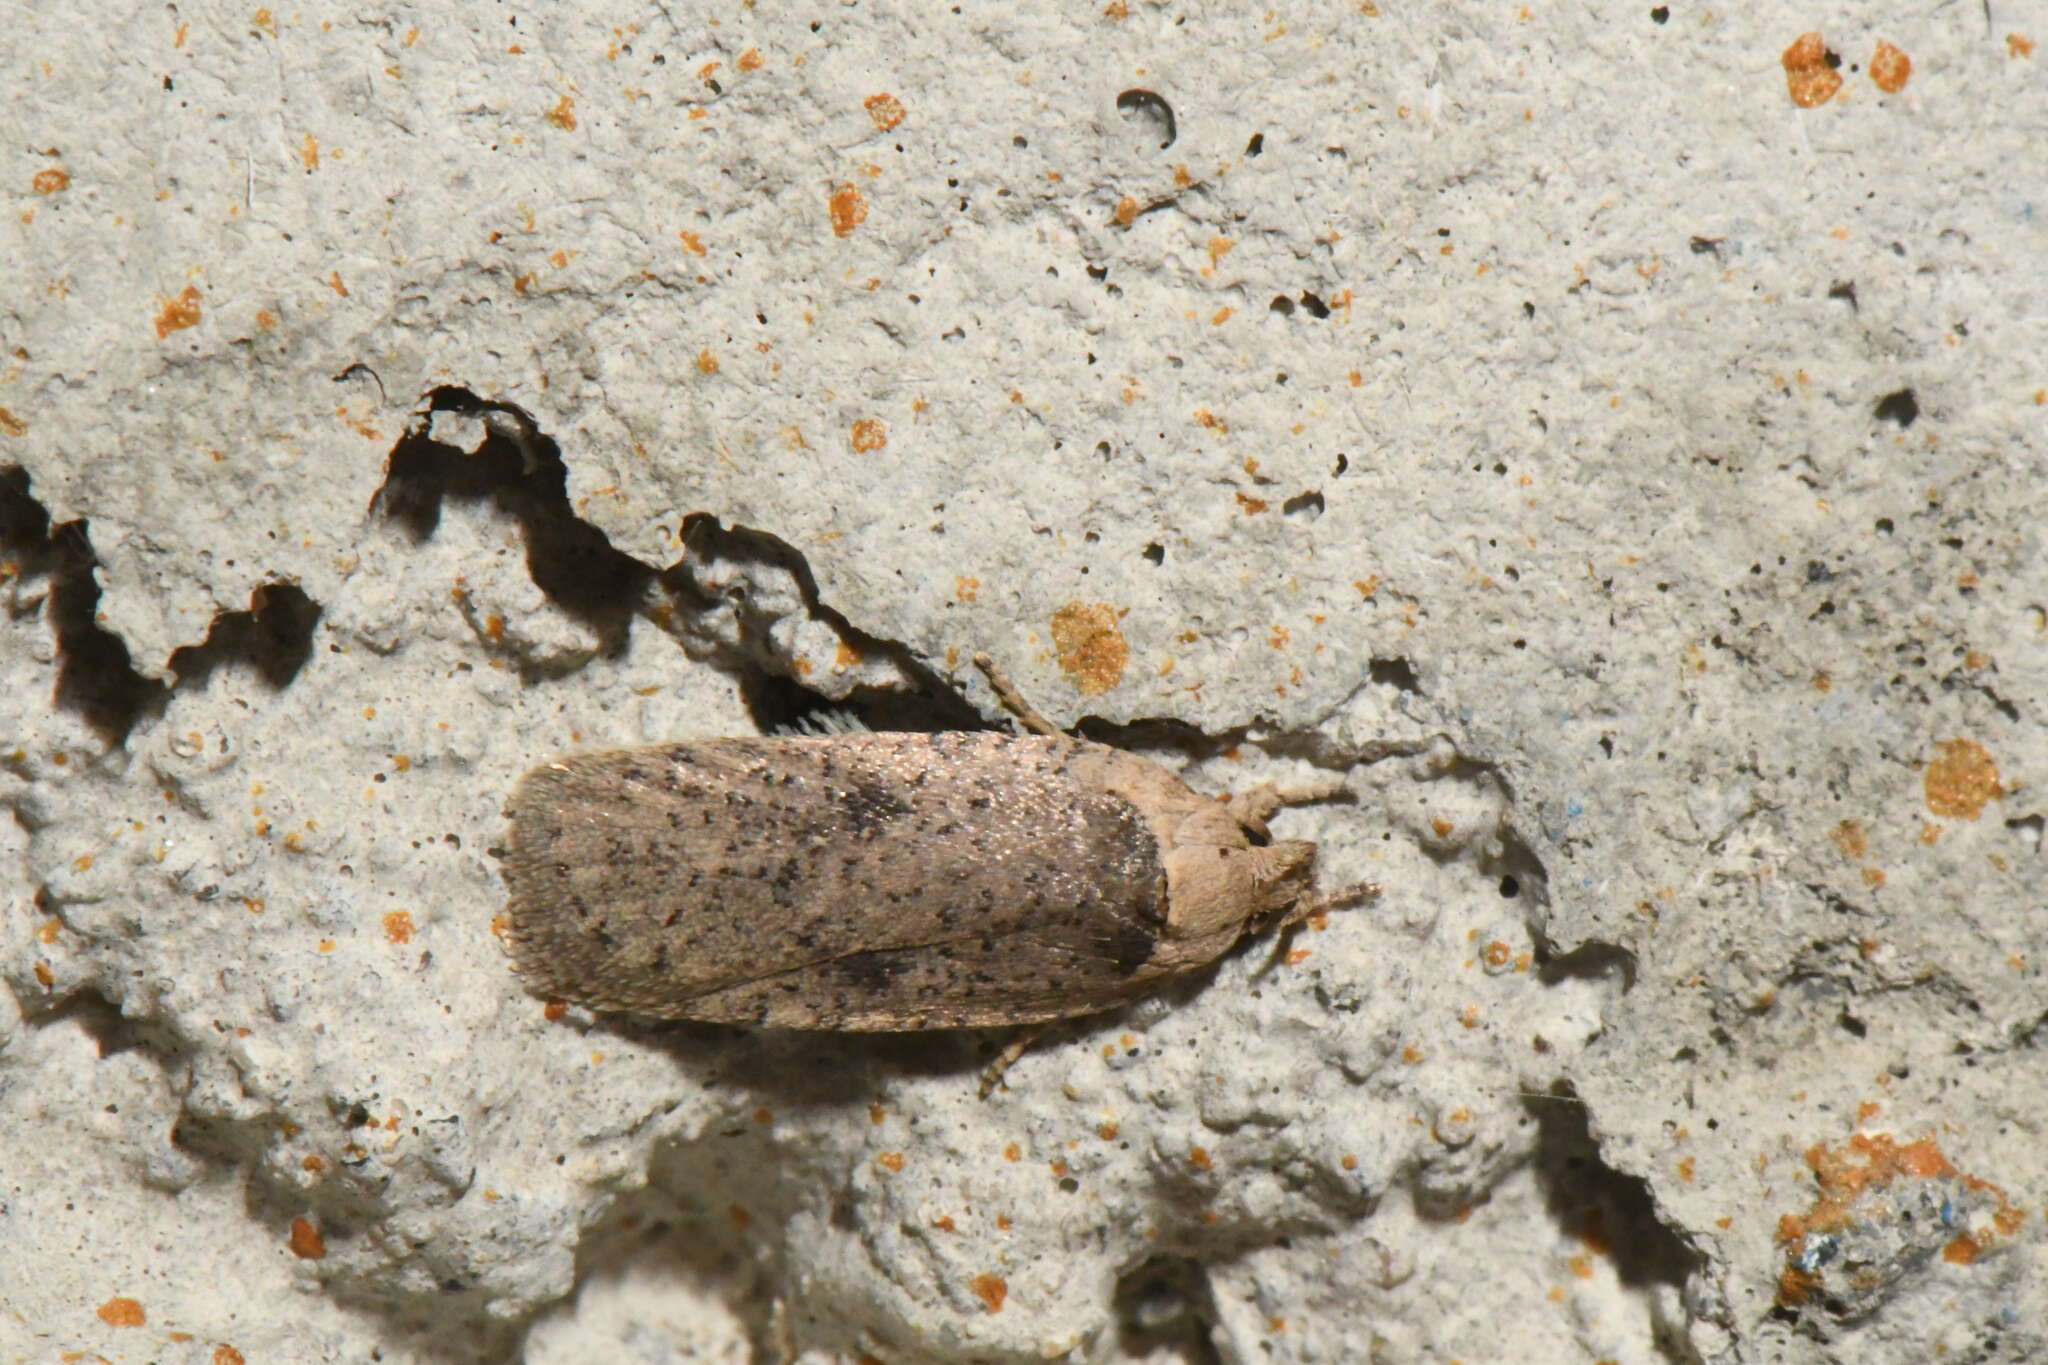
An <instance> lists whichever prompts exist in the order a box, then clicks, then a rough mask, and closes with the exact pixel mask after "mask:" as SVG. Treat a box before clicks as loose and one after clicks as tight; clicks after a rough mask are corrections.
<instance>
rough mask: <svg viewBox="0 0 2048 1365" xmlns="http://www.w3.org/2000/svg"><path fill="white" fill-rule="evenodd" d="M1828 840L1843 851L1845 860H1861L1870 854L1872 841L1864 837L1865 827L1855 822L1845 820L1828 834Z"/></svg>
mask: <svg viewBox="0 0 2048 1365" xmlns="http://www.w3.org/2000/svg"><path fill="white" fill-rule="evenodd" d="M1828 839H1829V841H1830V842H1832V843H1833V844H1834V846H1835V847H1836V848H1837V849H1839V850H1841V854H1842V856H1843V857H1844V858H1861V857H1862V856H1863V855H1864V854H1866V853H1868V852H1870V840H1869V839H1868V838H1866V837H1864V833H1863V826H1861V825H1859V824H1857V823H1856V822H1855V821H1854V820H1844V821H1842V823H1841V824H1839V825H1836V826H1835V827H1834V828H1833V829H1832V830H1830V831H1829V832H1828Z"/></svg>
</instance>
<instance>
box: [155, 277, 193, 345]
mask: <svg viewBox="0 0 2048 1365" xmlns="http://www.w3.org/2000/svg"><path fill="white" fill-rule="evenodd" d="M159 304H160V306H159V307H158V309H157V314H156V339H157V340H158V341H162V340H163V339H164V338H165V337H167V336H169V335H170V334H171V333H173V332H182V331H184V330H185V329H186V328H188V327H197V326H198V325H199V290H198V289H197V288H195V287H194V286H192V285H189V284H188V285H186V286H185V288H184V290H183V292H181V293H180V294H179V295H178V297H176V298H174V299H160V300H159Z"/></svg>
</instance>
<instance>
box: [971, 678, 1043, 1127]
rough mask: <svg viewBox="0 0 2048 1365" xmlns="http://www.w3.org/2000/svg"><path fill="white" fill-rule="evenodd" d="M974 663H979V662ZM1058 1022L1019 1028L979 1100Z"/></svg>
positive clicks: (989, 1069)
mask: <svg viewBox="0 0 2048 1365" xmlns="http://www.w3.org/2000/svg"><path fill="white" fill-rule="evenodd" d="M976 662H979V660H977V661H976ZM1058 1022H1059V1021H1058V1020H1056V1019H1048V1020H1047V1021H1045V1022H1044V1023H1042V1024H1025V1025H1024V1026H1022V1027H1021V1028H1019V1029H1018V1030H1017V1033H1016V1036H1015V1037H1013V1038H1011V1039H1010V1041H1009V1042H1008V1043H1007V1044H1005V1045H1004V1047H1003V1050H1002V1051H1001V1052H998V1053H997V1054H996V1059H995V1060H994V1061H992V1062H990V1063H989V1064H988V1065H987V1066H986V1067H983V1068H982V1072H981V1098H983V1099H987V1098H988V1097H989V1096H990V1095H992V1094H994V1093H995V1090H996V1087H997V1086H1002V1088H1003V1089H1005V1090H1008V1089H1009V1088H1010V1087H1008V1086H1007V1085H1003V1073H1004V1072H1006V1071H1008V1070H1009V1069H1010V1065H1011V1063H1013V1062H1015V1061H1016V1060H1017V1059H1018V1058H1019V1057H1022V1056H1023V1055H1024V1054H1025V1053H1027V1052H1029V1051H1030V1050H1031V1048H1032V1045H1033V1044H1034V1043H1036V1042H1037V1041H1038V1040H1039V1039H1041V1038H1043V1037H1044V1036H1045V1035H1046V1033H1047V1032H1048V1031H1049V1030H1051V1028H1052V1026H1053V1025H1054V1024H1056V1023H1058Z"/></svg>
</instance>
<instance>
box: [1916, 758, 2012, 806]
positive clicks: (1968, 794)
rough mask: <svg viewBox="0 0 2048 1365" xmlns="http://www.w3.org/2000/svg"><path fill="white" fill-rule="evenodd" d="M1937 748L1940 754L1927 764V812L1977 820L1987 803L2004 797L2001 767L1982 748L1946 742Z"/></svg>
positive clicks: (1925, 781)
mask: <svg viewBox="0 0 2048 1365" xmlns="http://www.w3.org/2000/svg"><path fill="white" fill-rule="evenodd" d="M1936 747H1937V748H1938V749H1939V750H1940V753H1939V754H1937V755H1936V756H1935V758H1934V759H1933V760H1931V761H1930V762H1929V763H1928V765H1927V771H1926V774H1925V777H1924V782H1923V785H1924V787H1925V790H1926V797H1927V809H1928V810H1930V811H1932V812H1934V814H1936V815H1945V816H1949V817H1950V818H1952V819H1957V820H1974V819H1976V818H1977V817H1978V816H1979V815H1981V814H1983V812H1984V806H1985V804H1986V803H1987V802H1991V801H1996V800H1998V799H2000V798H2001V797H2003V796H2004V795H2005V788H2004V787H2003V786H2001V785H1999V781H1998V764H1997V763H1995V762H1993V761H1992V758H1991V754H1990V753H1989V752H1988V751H1987V750H1986V749H1985V748H1984V746H1983V745H1981V744H1978V743H1977V742H1976V741H1974V740H1968V739H1947V740H1943V741H1942V742H1941V743H1940V744H1939V745H1937V746H1936Z"/></svg>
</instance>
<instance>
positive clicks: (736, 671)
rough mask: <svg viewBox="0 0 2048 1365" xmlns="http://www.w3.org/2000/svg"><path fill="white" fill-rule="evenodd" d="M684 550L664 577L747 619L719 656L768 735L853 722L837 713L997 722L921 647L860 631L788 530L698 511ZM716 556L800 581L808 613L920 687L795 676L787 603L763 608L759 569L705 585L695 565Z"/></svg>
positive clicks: (926, 725) (704, 602) (904, 727)
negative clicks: (888, 687)
mask: <svg viewBox="0 0 2048 1365" xmlns="http://www.w3.org/2000/svg"><path fill="white" fill-rule="evenodd" d="M683 549H684V553H683V557H682V558H681V559H679V560H678V561H677V562H676V563H675V564H673V565H671V566H670V567H668V568H667V569H664V570H662V571H661V573H660V574H658V575H657V576H656V578H655V583H656V585H657V587H659V589H660V590H661V591H662V592H664V593H667V594H668V595H669V596H670V597H671V598H672V599H673V600H675V601H677V602H679V603H683V604H685V605H687V606H689V607H691V608H694V609H696V610H705V609H708V608H711V607H713V606H716V605H717V604H718V602H719V601H721V600H722V601H723V602H724V603H725V604H726V605H727V606H729V607H730V608H731V609H732V612H733V616H734V619H735V620H736V622H737V623H738V626H739V633H740V640H739V643H738V645H737V647H736V648H729V649H726V650H723V651H721V652H720V653H719V654H718V655H716V656H714V657H713V658H712V659H711V660H710V662H711V663H713V664H715V665H717V666H718V667H721V668H723V669H725V670H726V671H727V672H728V673H731V674H732V675H733V676H734V678H735V679H737V681H738V682H739V685H740V695H741V697H742V698H743V699H744V700H745V701H746V703H747V709H748V710H749V711H750V712H751V713H752V716H753V719H754V723H755V724H756V725H757V726H758V727H759V728H760V729H761V731H762V733H764V734H768V733H774V732H776V731H787V730H793V729H796V730H800V729H805V728H811V727H812V726H813V725H814V724H817V725H822V726H823V728H827V729H844V728H847V727H846V725H845V724H843V723H837V724H835V723H833V722H832V716H833V713H842V716H843V713H847V712H851V713H852V714H853V715H854V716H856V717H857V718H858V720H859V722H860V723H861V724H862V725H865V726H866V728H868V729H872V730H898V731H919V732H931V731H936V730H982V729H987V728H989V722H988V721H987V720H985V719H984V718H983V717H982V715H981V713H980V712H978V711H976V710H975V709H974V708H973V707H972V706H970V705H968V703H967V701H966V700H965V698H963V697H962V696H961V695H960V693H959V692H958V691H957V690H956V689H955V686H954V685H953V684H952V683H949V682H947V681H946V680H945V679H944V678H942V677H940V676H939V675H938V674H937V673H936V672H935V671H933V670H932V669H931V668H930V667H929V666H927V665H926V664H925V663H924V661H923V660H922V659H920V658H918V657H917V655H915V654H914V653H912V652H911V651H910V650H908V649H905V648H903V647H902V646H901V645H898V644H894V643H891V642H889V641H886V640H882V639H880V638H878V637H876V636H873V635H869V634H868V633H866V632H865V631H862V630H858V629H856V628H855V627H854V626H853V624H852V623H851V622H850V621H848V620H847V619H846V617H845V616H843V615H841V614H840V613H839V612H837V611H834V610H833V609H832V608H830V607H828V606H826V605H825V604H824V603H823V602H822V601H820V600H819V597H818V581H817V578H816V576H815V575H813V574H812V572H811V566H810V563H809V561H807V560H806V559H805V558H804V557H803V555H802V554H800V553H798V551H797V550H796V548H795V547H794V546H792V545H790V544H789V543H788V542H787V541H785V540H783V539H782V538H781V537H779V536H776V535H773V534H771V533H769V532H767V531H760V530H755V529H754V528H752V527H747V526H730V527H728V526H723V525H721V524H720V523H719V520H718V518H717V517H715V516H713V515H711V514H710V513H709V512H693V513H691V514H690V515H689V516H688V517H686V518H684V520H683ZM706 563H724V564H737V565H741V566H749V565H751V566H757V567H759V568H760V569H762V570H764V571H765V572H764V573H763V574H762V575H761V576H762V577H763V578H772V577H775V576H777V575H778V574H787V575H788V576H789V577H790V578H791V579H792V580H793V581H794V582H795V583H796V585H797V592H798V594H799V595H800V597H801V598H802V600H803V605H804V611H805V612H806V613H807V614H809V615H810V616H812V617H814V618H816V619H817V620H818V621H821V622H823V623H824V624H825V625H827V626H829V627H830V628H831V629H832V631H833V633H834V634H835V635H837V636H838V637H839V639H841V640H843V641H845V642H846V647H847V648H848V649H850V650H852V651H854V652H855V653H858V654H861V655H863V656H865V655H870V654H872V655H875V656H878V657H880V658H884V659H887V660H888V661H889V663H890V664H891V666H892V667H893V668H895V669H896V671H898V672H899V673H901V674H902V675H904V676H905V677H908V678H910V679H912V680H913V682H914V683H915V684H916V687H917V691H916V692H915V693H914V694H909V695H906V694H902V693H897V692H875V691H872V690H866V689H856V690H855V691H854V692H853V694H852V695H851V696H849V697H848V698H847V699H846V700H844V701H835V700H833V699H831V698H828V697H825V696H822V695H820V694H818V693H816V692H813V691H811V690H810V689H809V688H807V687H805V686H804V685H803V684H802V683H801V682H799V681H797V680H796V679H793V678H791V677H790V676H789V675H788V673H787V671H786V670H787V663H786V661H785V660H784V659H783V658H782V657H781V653H780V648H779V647H778V646H777V645H776V644H775V642H774V640H773V639H772V638H771V635H770V632H771V631H772V629H773V628H774V626H775V625H776V624H777V623H778V622H779V621H781V620H783V619H784V616H785V613H784V611H783V610H782V608H781V607H780V606H770V607H767V608H760V609H757V608H756V607H755V606H754V605H753V603H752V601H751V600H750V593H751V589H750V588H749V586H748V582H747V580H748V578H749V575H748V574H747V573H745V572H740V573H735V574H730V575H723V576H722V578H723V581H722V582H721V583H720V584H719V585H718V587H717V588H716V589H715V590H707V589H705V588H703V587H701V586H699V584H698V582H697V581H696V576H695V572H694V566H695V565H699V564H706ZM714 592H715V594H716V596H715V597H714V595H713V594H714ZM698 657H701V654H699V655H698ZM855 728H859V727H858V726H856V727H855Z"/></svg>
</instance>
